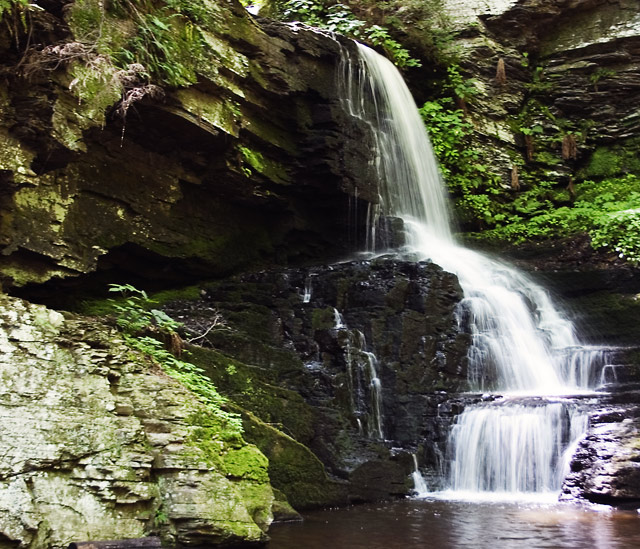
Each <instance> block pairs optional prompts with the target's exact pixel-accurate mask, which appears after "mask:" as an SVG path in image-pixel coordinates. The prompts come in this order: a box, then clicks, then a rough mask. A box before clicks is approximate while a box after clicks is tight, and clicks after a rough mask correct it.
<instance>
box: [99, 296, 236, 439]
mask: <svg viewBox="0 0 640 549" xmlns="http://www.w3.org/2000/svg"><path fill="white" fill-rule="evenodd" d="M109 291H110V292H115V293H119V294H121V299H119V300H115V299H114V300H111V305H112V309H113V311H114V312H115V314H116V323H117V325H118V327H119V328H120V329H121V331H122V332H123V337H124V339H125V341H126V342H127V344H128V345H129V346H130V347H131V348H133V349H136V350H138V351H140V352H141V353H143V354H145V355H147V356H148V357H150V358H151V359H152V360H153V361H154V362H156V363H157V364H158V365H160V366H161V367H162V369H163V370H164V371H165V373H166V374H167V375H169V376H170V377H172V378H174V379H176V380H177V381H179V382H180V383H182V384H183V385H184V386H185V387H187V388H188V389H189V390H191V391H192V392H193V393H195V394H196V395H198V397H199V398H200V400H201V401H202V402H204V403H205V404H207V405H208V407H209V409H210V410H211V411H212V412H213V414H214V416H215V417H216V418H217V419H218V420H220V422H221V423H222V424H223V425H224V426H225V429H226V430H227V431H228V432H231V433H232V434H233V433H235V434H241V433H242V423H241V419H240V416H238V415H237V414H233V413H230V412H227V411H226V410H224V409H223V408H222V407H223V406H224V405H225V403H226V402H227V401H226V399H225V398H224V397H223V396H222V395H221V394H220V393H218V390H217V389H216V387H215V385H214V384H213V383H212V382H211V380H210V379H209V378H208V377H207V376H205V375H204V374H203V370H202V369H201V368H198V367H197V366H196V365H195V364H191V363H190V362H186V361H184V360H182V359H181V358H180V357H177V356H176V355H175V354H174V353H172V352H171V351H170V350H168V349H167V348H166V347H165V344H164V343H163V342H162V341H160V340H159V339H156V338H155V337H151V336H150V335H147V332H150V333H155V334H158V335H162V334H165V335H168V336H169V337H170V338H171V339H174V338H176V337H178V336H177V334H176V330H177V329H178V328H179V327H180V323H179V322H176V321H175V320H173V319H172V318H171V317H170V316H169V315H167V314H166V313H164V312H163V311H161V310H159V309H153V308H152V306H153V305H154V303H155V302H154V301H153V300H152V299H150V298H149V297H148V296H147V294H146V292H144V291H143V290H138V289H137V288H135V287H134V286H132V285H130V284H124V285H122V284H110V285H109Z"/></svg>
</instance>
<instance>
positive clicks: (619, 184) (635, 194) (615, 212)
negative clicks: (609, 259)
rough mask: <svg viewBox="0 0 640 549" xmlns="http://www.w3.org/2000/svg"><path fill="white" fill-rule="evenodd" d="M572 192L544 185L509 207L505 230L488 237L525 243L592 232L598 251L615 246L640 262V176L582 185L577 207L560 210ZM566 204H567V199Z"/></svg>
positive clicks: (578, 189)
mask: <svg viewBox="0 0 640 549" xmlns="http://www.w3.org/2000/svg"><path fill="white" fill-rule="evenodd" d="M563 194H566V191H559V190H556V189H554V188H553V184H552V183H548V182H543V183H540V184H539V185H538V186H536V187H534V188H533V189H530V190H528V191H526V192H524V193H522V194H521V195H520V196H519V197H518V198H517V199H516V200H514V201H513V203H512V205H511V207H508V206H507V205H505V207H504V212H505V216H504V219H503V220H501V222H500V223H499V226H498V227H496V228H495V229H492V230H490V231H485V232H484V233H483V235H482V236H483V238H485V239H490V240H508V241H510V242H513V243H516V244H518V243H522V242H525V241H527V240H544V239H549V238H562V237H567V236H572V235H575V234H578V233H588V234H589V236H590V237H591V245H592V247H594V248H609V249H610V250H611V251H613V252H615V253H616V254H618V256H619V257H620V258H623V259H625V260H627V261H629V262H630V263H632V264H634V265H638V264H640V178H638V177H637V176H635V175H627V176H625V177H621V178H614V179H606V180H604V181H599V182H596V181H584V182H583V183H581V184H579V185H576V200H575V201H574V202H573V204H571V206H562V207H559V208H558V207H557V204H558V203H559V202H561V201H562V198H563V197H562V196H561V195H563ZM565 202H566V200H565Z"/></svg>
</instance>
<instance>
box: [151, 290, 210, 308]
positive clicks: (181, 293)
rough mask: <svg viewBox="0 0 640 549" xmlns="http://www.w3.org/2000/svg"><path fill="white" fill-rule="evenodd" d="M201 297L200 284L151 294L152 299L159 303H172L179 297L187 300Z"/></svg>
mask: <svg viewBox="0 0 640 549" xmlns="http://www.w3.org/2000/svg"><path fill="white" fill-rule="evenodd" d="M200 297H201V295H200V286H185V287H184V288H177V289H171V290H163V291H161V292H156V293H154V294H153V295H151V299H152V300H153V301H155V302H156V303H158V304H159V305H163V304H165V303H170V302H172V301H176V300H179V299H184V300H186V301H195V300H196V299H199V298H200Z"/></svg>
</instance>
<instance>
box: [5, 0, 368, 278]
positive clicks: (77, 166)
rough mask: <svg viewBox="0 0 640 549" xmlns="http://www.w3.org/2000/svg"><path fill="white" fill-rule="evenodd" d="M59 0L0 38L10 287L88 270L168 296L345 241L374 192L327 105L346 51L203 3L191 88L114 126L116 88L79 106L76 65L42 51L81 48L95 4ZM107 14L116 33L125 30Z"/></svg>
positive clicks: (235, 8)
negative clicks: (142, 283) (170, 288)
mask: <svg viewBox="0 0 640 549" xmlns="http://www.w3.org/2000/svg"><path fill="white" fill-rule="evenodd" d="M63 4H66V3H64V2H47V3H46V5H45V8H44V9H40V10H37V11H34V13H32V14H30V15H29V17H30V18H31V19H30V22H31V23H30V24H31V27H30V33H31V34H30V35H29V36H30V37H31V38H30V39H29V40H27V36H26V35H25V36H24V37H22V35H20V36H18V37H16V38H15V40H11V39H10V36H9V35H8V34H7V29H8V28H9V27H10V25H9V26H4V25H3V27H2V29H3V30H2V31H1V32H2V36H1V37H0V56H1V57H2V60H3V61H2V67H1V69H0V70H1V71H2V74H3V81H2V84H1V85H0V143H1V147H0V148H1V149H2V152H1V153H0V215H1V218H2V227H1V235H0V249H1V251H2V253H1V255H0V279H1V281H2V283H3V284H4V286H5V288H8V287H11V286H23V285H26V284H30V283H31V284H34V283H44V282H47V281H50V280H60V279H66V278H73V277H77V276H79V275H82V274H86V273H93V272H96V271H98V272H99V274H101V275H104V276H102V281H104V279H106V278H109V279H110V280H111V281H112V280H113V279H115V278H117V277H118V276H121V277H124V278H126V279H127V280H134V279H135V280H139V279H141V278H142V279H154V280H155V281H156V283H161V281H162V280H164V281H165V283H168V282H170V281H175V280H176V279H179V280H181V281H184V280H185V278H186V279H188V278H197V277H200V278H202V277H204V276H205V275H206V276H214V275H221V274H226V273H229V272H231V271H233V270H238V269H239V268H241V267H246V266H248V265H256V264H263V263H266V264H269V263H274V262H275V263H280V262H286V261H289V262H296V261H301V260H307V261H308V260H309V259H310V258H312V257H313V258H321V257H329V256H335V255H337V254H342V253H344V251H345V250H346V249H347V248H348V247H350V246H352V245H353V243H350V242H348V238H347V237H346V235H348V234H349V231H348V230H346V224H347V219H348V217H349V215H352V214H354V213H355V212H356V211H357V210H358V208H359V207H361V205H362V204H363V202H362V200H363V199H367V198H369V199H370V200H372V201H376V200H377V198H376V196H377V194H376V193H375V191H374V190H373V189H372V188H370V187H368V184H367V183H364V182H366V181H367V180H368V179H372V178H367V174H368V173H369V170H370V167H369V166H368V151H367V145H366V139H364V138H363V136H362V135H354V136H353V139H345V137H344V136H345V131H346V130H345V127H347V126H349V125H347V124H345V121H344V116H345V115H344V113H343V110H342V108H341V107H340V100H339V98H338V97H337V95H336V94H337V86H336V81H335V80H336V74H337V64H338V59H339V55H340V48H341V47H349V43H348V41H345V45H343V46H340V44H339V42H338V41H336V40H335V39H333V38H330V37H329V36H325V35H322V34H319V33H316V32H313V31H312V30H309V29H307V28H302V27H296V26H285V25H281V24H276V23H270V22H267V21H265V22H264V24H262V25H261V24H259V23H258V22H256V20H254V19H253V18H252V17H251V16H250V15H249V14H248V13H247V12H246V11H245V10H244V9H243V8H242V7H241V6H240V4H239V3H238V2H237V1H236V0H232V1H231V0H230V1H228V2H217V1H216V2H209V1H207V0H202V2H199V3H198V5H200V4H202V8H203V9H206V10H207V13H208V16H207V17H208V19H207V20H206V22H205V23H202V22H200V23H198V25H199V26H197V27H194V31H193V32H195V33H199V34H198V36H200V37H201V40H202V41H203V45H202V52H203V53H202V55H203V56H204V60H203V61H202V63H201V64H200V65H199V66H198V67H196V68H197V71H198V72H197V82H196V83H195V84H193V85H191V86H190V87H181V88H178V89H175V88H171V87H166V90H165V92H164V97H163V98H158V97H155V96H152V94H150V93H148V94H147V95H146V96H145V98H144V100H141V101H137V102H135V103H134V104H133V106H131V108H130V109H129V110H128V111H127V116H126V118H125V119H124V120H123V119H122V118H121V117H119V116H118V115H117V113H116V112H115V110H116V107H117V106H118V105H120V106H121V107H122V104H123V103H122V101H123V100H125V99H126V98H127V97H130V95H127V93H129V92H126V90H125V91H123V92H122V95H120V94H119V92H115V93H111V92H110V91H109V90H110V88H109V86H108V85H107V84H108V82H106V83H104V84H101V86H102V87H104V88H105V91H104V93H103V95H99V96H97V98H96V97H94V98H93V99H92V100H89V101H87V100H86V99H82V100H80V99H79V98H78V97H77V93H79V92H78V89H79V88H80V87H81V85H85V86H87V85H88V84H87V80H86V79H84V80H83V79H82V78H80V77H78V76H76V78H75V79H74V75H76V72H74V71H78V70H80V69H78V66H77V65H75V64H73V62H72V61H70V59H71V60H73V59H74V57H73V56H72V55H70V56H69V57H68V58H65V57H64V55H63V54H60V53H58V54H56V55H58V58H56V57H55V55H54V53H52V52H56V51H58V52H59V51H61V50H60V48H63V47H65V44H66V45H67V46H66V47H67V48H73V47H75V48H82V47H85V48H86V46H82V44H83V43H84V42H82V40H85V38H84V36H85V35H83V34H82V33H83V32H85V33H86V29H84V27H82V25H81V22H82V21H85V20H91V19H90V18H91V17H95V13H96V10H98V7H99V6H102V3H100V2H97V0H96V1H94V0H83V1H80V2H75V3H71V4H68V5H66V7H64V9H62V7H63ZM109 9H110V8H109ZM92 10H93V11H92ZM98 13H99V12H98ZM5 15H6V14H5ZM105 17H106V18H105V19H104V26H105V28H109V31H108V32H111V33H113V34H114V36H117V33H118V32H124V31H123V29H126V28H128V27H127V25H129V26H130V25H131V24H132V22H131V21H129V22H127V21H126V20H125V21H123V20H121V19H118V18H117V17H116V16H111V15H109V14H108V13H107V16H105ZM83 18H84V19H83ZM190 24H193V25H196V23H193V22H192V23H190ZM110 25H111V26H110ZM18 28H19V26H18ZM94 30H95V29H94ZM106 32H107V31H105V33H103V34H105V35H106ZM23 38H24V41H23ZM16 41H17V43H18V47H17V48H16V46H15V44H16ZM69 44H71V45H69ZM47 48H49V49H47ZM51 48H54V49H53V50H52V49H51ZM55 48H58V50H55ZM24 49H27V50H28V51H27V52H26V54H27V58H28V59H30V60H31V61H24V59H25V57H24V56H25V51H24ZM98 49H100V48H99V47H98ZM65 51H66V50H65ZM47 52H48V53H47ZM29 56H31V57H29ZM52 56H53V57H52ZM61 56H62V57H61ZM21 59H22V60H23V65H21V68H18V69H16V66H17V65H19V64H20V63H21ZM89 59H90V60H91V59H92V58H89ZM93 61H94V62H95V59H93ZM102 62H104V60H103V61H102ZM104 63H106V62H104ZM94 64H95V63H94ZM130 70H134V69H130ZM125 72H126V71H125ZM117 74H120V73H117ZM125 76H126V75H125ZM119 77H120V78H124V76H122V75H121V74H120V76H119ZM140 86H142V84H140ZM109 93H111V95H109ZM74 94H76V95H74ZM112 96H113V97H112ZM353 131H354V132H356V133H357V132H358V130H357V129H356V128H354V129H353ZM356 195H357V196H358V197H360V198H357V199H356V198H353V197H354V196H356ZM350 210H351V213H350ZM354 218H358V219H359V218H362V219H364V216H362V215H360V216H354ZM35 235H37V237H36V236H35Z"/></svg>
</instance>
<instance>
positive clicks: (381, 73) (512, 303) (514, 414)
mask: <svg viewBox="0 0 640 549" xmlns="http://www.w3.org/2000/svg"><path fill="white" fill-rule="evenodd" d="M358 50H359V60H358V62H352V61H350V60H348V59H345V60H344V62H343V64H342V84H343V88H344V96H345V98H346V99H345V103H346V105H347V109H348V111H349V112H350V114H351V115H352V116H354V117H356V118H358V119H360V120H361V121H362V122H365V123H367V124H369V125H370V126H371V128H372V133H373V135H374V138H375V151H374V152H375V154H374V159H373V162H375V166H376V168H377V170H378V174H379V176H380V180H381V196H380V204H379V205H376V206H374V207H371V208H370V209H369V212H368V215H367V223H368V224H369V233H370V237H369V238H368V243H367V247H368V249H369V250H371V249H372V246H374V245H375V242H376V236H375V230H376V228H377V224H378V222H379V220H380V219H382V218H383V217H384V216H388V217H399V218H402V219H403V220H404V225H405V230H406V241H407V247H406V248H407V249H406V251H407V252H410V253H411V254H412V256H413V257H418V258H419V259H421V260H431V261H433V262H434V263H437V264H438V265H440V266H442V267H443V268H444V269H445V270H447V271H450V272H453V273H455V274H456V275H457V276H458V279H459V281H460V285H461V287H462V290H463V292H464V300H463V301H462V303H461V304H460V307H459V310H458V319H459V323H460V326H461V328H462V329H465V330H468V331H469V332H470V333H471V335H472V346H471V349H470V351H469V356H468V362H469V365H468V366H469V368H468V369H469V382H470V388H471V389H473V390H480V391H492V392H497V391H499V392H500V393H501V394H505V393H508V394H509V395H515V394H517V395H545V396H547V397H549V396H552V395H569V394H575V393H584V392H589V391H593V390H594V389H595V387H596V386H597V384H598V382H599V380H600V377H601V373H600V371H601V370H602V368H603V367H604V360H605V359H604V353H603V351H601V350H600V349H597V348H591V347H586V346H584V345H582V344H581V343H580V341H579V340H578V338H577V336H576V334H575V330H574V327H573V325H572V323H571V322H570V321H569V320H567V319H566V318H565V317H564V316H563V315H562V314H561V313H560V312H559V311H558V310H557V309H556V308H555V307H554V305H553V303H552V301H551V299H550V297H549V295H548V293H547V292H546V291H545V290H544V289H543V288H541V287H540V286H539V285H537V284H536V283H535V282H533V281H532V280H531V279H530V278H529V277H527V276H526V275H524V274H523V273H521V272H519V271H517V270H516V269H514V268H513V267H510V266H509V265H506V264H504V263H502V262H500V261H497V260H495V259H492V258H490V257H488V256H486V255H483V254H480V253H478V252H475V251H472V250H469V249H467V248H465V247H463V246H461V245H460V244H458V243H456V241H455V239H454V237H453V235H452V232H451V229H450V221H449V217H450V214H449V209H448V204H447V199H446V193H445V187H444V184H443V181H442V178H441V176H440V174H439V170H438V166H437V162H436V159H435V157H434V154H433V152H432V148H431V144H430V142H429V138H428V135H427V133H426V131H425V129H424V125H423V122H422V120H421V118H420V116H419V113H418V110H417V107H416V105H415V103H414V101H413V98H412V97H411V94H410V92H409V90H408V89H407V87H406V85H405V83H404V81H403V79H402V77H401V76H400V74H399V73H398V71H397V70H396V68H395V67H394V66H393V65H392V64H391V63H390V62H389V61H388V60H387V59H385V58H384V57H382V56H380V55H378V54H377V53H375V52H374V51H373V50H371V49H369V48H367V47H365V46H362V45H358ZM585 421H586V419H585V416H584V415H583V414H581V413H579V412H576V411H575V409H573V407H572V406H571V405H569V404H566V403H561V402H557V401H548V402H544V401H540V400H539V399H538V400H537V401H536V402H535V403H527V402H526V401H519V402H518V403H509V402H507V403H506V404H505V403H504V402H503V403H502V404H500V405H496V406H491V405H486V404H484V405H482V406H475V407H474V406H470V407H468V408H467V409H466V410H465V411H464V412H463V413H462V414H461V415H460V416H459V417H458V420H457V424H456V425H455V427H454V429H453V430H452V433H451V437H450V444H449V446H450V449H453V450H450V453H451V459H452V461H451V474H450V484H451V488H452V489H453V490H455V491H466V492H473V493H486V492H492V493H505V494H522V493H538V494H546V493H554V492H557V491H558V490H559V489H560V484H561V481H562V478H563V476H564V474H563V472H564V467H565V462H566V458H565V451H566V450H567V448H571V447H573V446H574V445H575V443H576V440H577V439H578V438H579V436H580V435H581V433H582V432H583V431H584V429H585V427H586V424H585Z"/></svg>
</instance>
